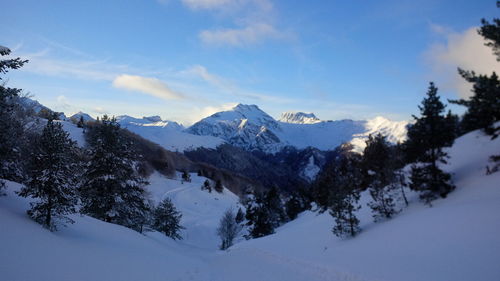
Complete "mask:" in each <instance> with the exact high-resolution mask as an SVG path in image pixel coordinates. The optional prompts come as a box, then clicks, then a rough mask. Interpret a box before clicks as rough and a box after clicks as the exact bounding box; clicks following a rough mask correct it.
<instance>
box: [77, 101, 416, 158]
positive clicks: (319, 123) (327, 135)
mask: <svg viewBox="0 0 500 281" xmlns="http://www.w3.org/2000/svg"><path fill="white" fill-rule="evenodd" d="M77 114H78V118H79V116H81V115H82V114H83V113H81V112H80V113H77ZM74 117H76V116H71V117H70V118H74ZM117 120H118V122H119V123H120V125H121V126H122V127H124V128H127V129H128V130H130V131H132V132H134V133H136V134H138V135H141V136H142V137H144V138H146V139H149V140H151V141H153V142H156V143H158V144H160V145H162V146H163V147H164V148H166V149H169V150H172V151H180V152H183V151H187V150H194V149H197V148H200V147H203V148H212V149H214V148H216V147H217V146H219V145H221V144H223V143H226V144H230V145H233V146H236V147H239V148H242V149H244V150H247V151H260V152H264V153H277V152H279V151H281V150H283V149H284V148H286V147H294V148H296V149H305V148H308V147H311V148H316V149H319V150H322V151H328V150H333V149H335V148H336V147H337V146H339V145H341V144H342V143H345V142H350V143H352V144H353V146H354V150H356V151H362V149H363V148H364V142H365V139H366V138H367V137H368V135H370V134H376V133H381V134H383V135H385V136H386V137H387V139H388V140H389V141H390V142H392V143H397V142H401V141H403V140H404V139H405V138H406V127H407V125H408V122H406V121H399V122H396V121H391V120H388V119H386V118H384V117H376V118H373V119H370V120H349V119H344V120H337V121H331V120H328V121H323V120H320V119H319V118H317V117H316V116H315V115H314V114H313V113H303V112H285V113H283V114H282V115H281V118H279V119H278V120H276V119H274V118H273V117H271V116H270V115H269V114H267V113H266V112H264V111H262V110H261V109H260V108H259V107H258V106H256V105H245V104H238V105H236V106H234V107H233V108H231V109H230V110H227V111H221V112H217V113H215V114H212V115H210V116H208V117H206V118H203V119H201V120H200V121H198V122H196V123H194V124H193V125H191V126H189V127H187V128H186V127H184V126H183V125H181V124H179V123H177V122H175V121H167V120H162V119H161V118H160V117H159V116H150V117H143V118H134V117H131V116H127V115H122V116H118V117H117Z"/></svg>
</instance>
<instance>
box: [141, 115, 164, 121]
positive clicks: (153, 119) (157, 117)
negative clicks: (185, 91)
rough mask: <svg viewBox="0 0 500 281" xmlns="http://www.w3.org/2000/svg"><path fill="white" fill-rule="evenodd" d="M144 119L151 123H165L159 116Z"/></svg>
mask: <svg viewBox="0 0 500 281" xmlns="http://www.w3.org/2000/svg"><path fill="white" fill-rule="evenodd" d="M142 119H144V120H147V121H150V122H161V121H163V120H161V117H160V116H158V115H154V116H144V117H142Z"/></svg>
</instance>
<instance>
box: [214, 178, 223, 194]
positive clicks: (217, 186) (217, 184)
mask: <svg viewBox="0 0 500 281" xmlns="http://www.w3.org/2000/svg"><path fill="white" fill-rule="evenodd" d="M214 189H215V191H217V192H218V193H222V191H224V187H223V186H222V182H221V181H220V180H217V181H216V182H215V186H214Z"/></svg>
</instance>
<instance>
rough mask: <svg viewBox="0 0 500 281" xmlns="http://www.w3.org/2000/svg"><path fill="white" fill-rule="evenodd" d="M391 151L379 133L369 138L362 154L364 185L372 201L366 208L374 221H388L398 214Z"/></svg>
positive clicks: (395, 179)
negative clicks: (370, 212)
mask: <svg viewBox="0 0 500 281" xmlns="http://www.w3.org/2000/svg"><path fill="white" fill-rule="evenodd" d="M392 152H393V150H392V149H391V147H390V144H389V143H388V142H387V141H386V139H385V137H384V136H382V135H381V134H380V133H379V134H377V135H376V136H375V137H373V136H371V135H370V136H369V137H368V140H367V141H366V148H365V150H364V153H363V160H362V166H363V169H364V171H363V176H364V183H365V184H366V186H367V187H368V190H369V192H370V195H371V197H372V201H371V202H369V203H368V206H369V207H370V208H371V209H372V213H373V217H374V219H375V221H378V220H380V219H389V218H391V217H392V216H393V215H395V214H396V213H398V212H399V210H398V208H397V204H396V203H397V201H399V200H398V199H399V198H398V197H399V195H400V194H399V192H398V191H399V190H398V189H399V186H398V183H400V182H399V181H398V178H397V177H396V173H395V166H394V163H393V161H394V158H393V155H392Z"/></svg>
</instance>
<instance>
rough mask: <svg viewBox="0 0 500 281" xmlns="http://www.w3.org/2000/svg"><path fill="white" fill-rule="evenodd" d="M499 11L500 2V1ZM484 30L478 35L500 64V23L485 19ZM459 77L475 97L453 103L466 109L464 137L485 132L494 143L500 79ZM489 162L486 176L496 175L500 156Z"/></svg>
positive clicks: (499, 115) (498, 129)
mask: <svg viewBox="0 0 500 281" xmlns="http://www.w3.org/2000/svg"><path fill="white" fill-rule="evenodd" d="M497 7H498V8H500V1H497ZM481 24H482V26H481V27H480V28H479V30H478V33H479V34H480V35H481V36H483V38H484V39H485V40H486V43H485V45H486V46H488V47H491V48H492V50H493V53H494V54H495V55H496V58H497V61H500V19H498V18H494V19H493V22H492V23H490V22H488V21H487V20H485V19H482V20H481ZM459 73H460V75H461V76H462V77H463V78H464V79H465V80H466V81H467V82H469V83H472V92H473V95H472V96H471V97H470V98H469V99H459V100H452V101H450V102H452V103H456V104H459V105H463V106H465V107H466V108H467V110H466V112H465V114H464V116H463V118H462V122H461V129H462V132H463V133H466V132H469V131H472V130H476V129H482V130H483V131H484V132H485V133H486V134H488V135H491V136H492V139H495V138H496V137H498V134H499V133H500V126H498V125H496V123H497V122H498V121H500V82H499V78H498V75H497V74H496V73H495V72H493V73H492V74H491V75H490V76H489V77H488V75H476V73H474V72H473V71H465V70H462V69H459ZM490 161H492V162H493V163H494V165H493V167H492V168H491V169H490V167H487V173H491V172H495V171H497V170H498V168H499V167H500V155H492V156H491V157H490Z"/></svg>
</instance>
